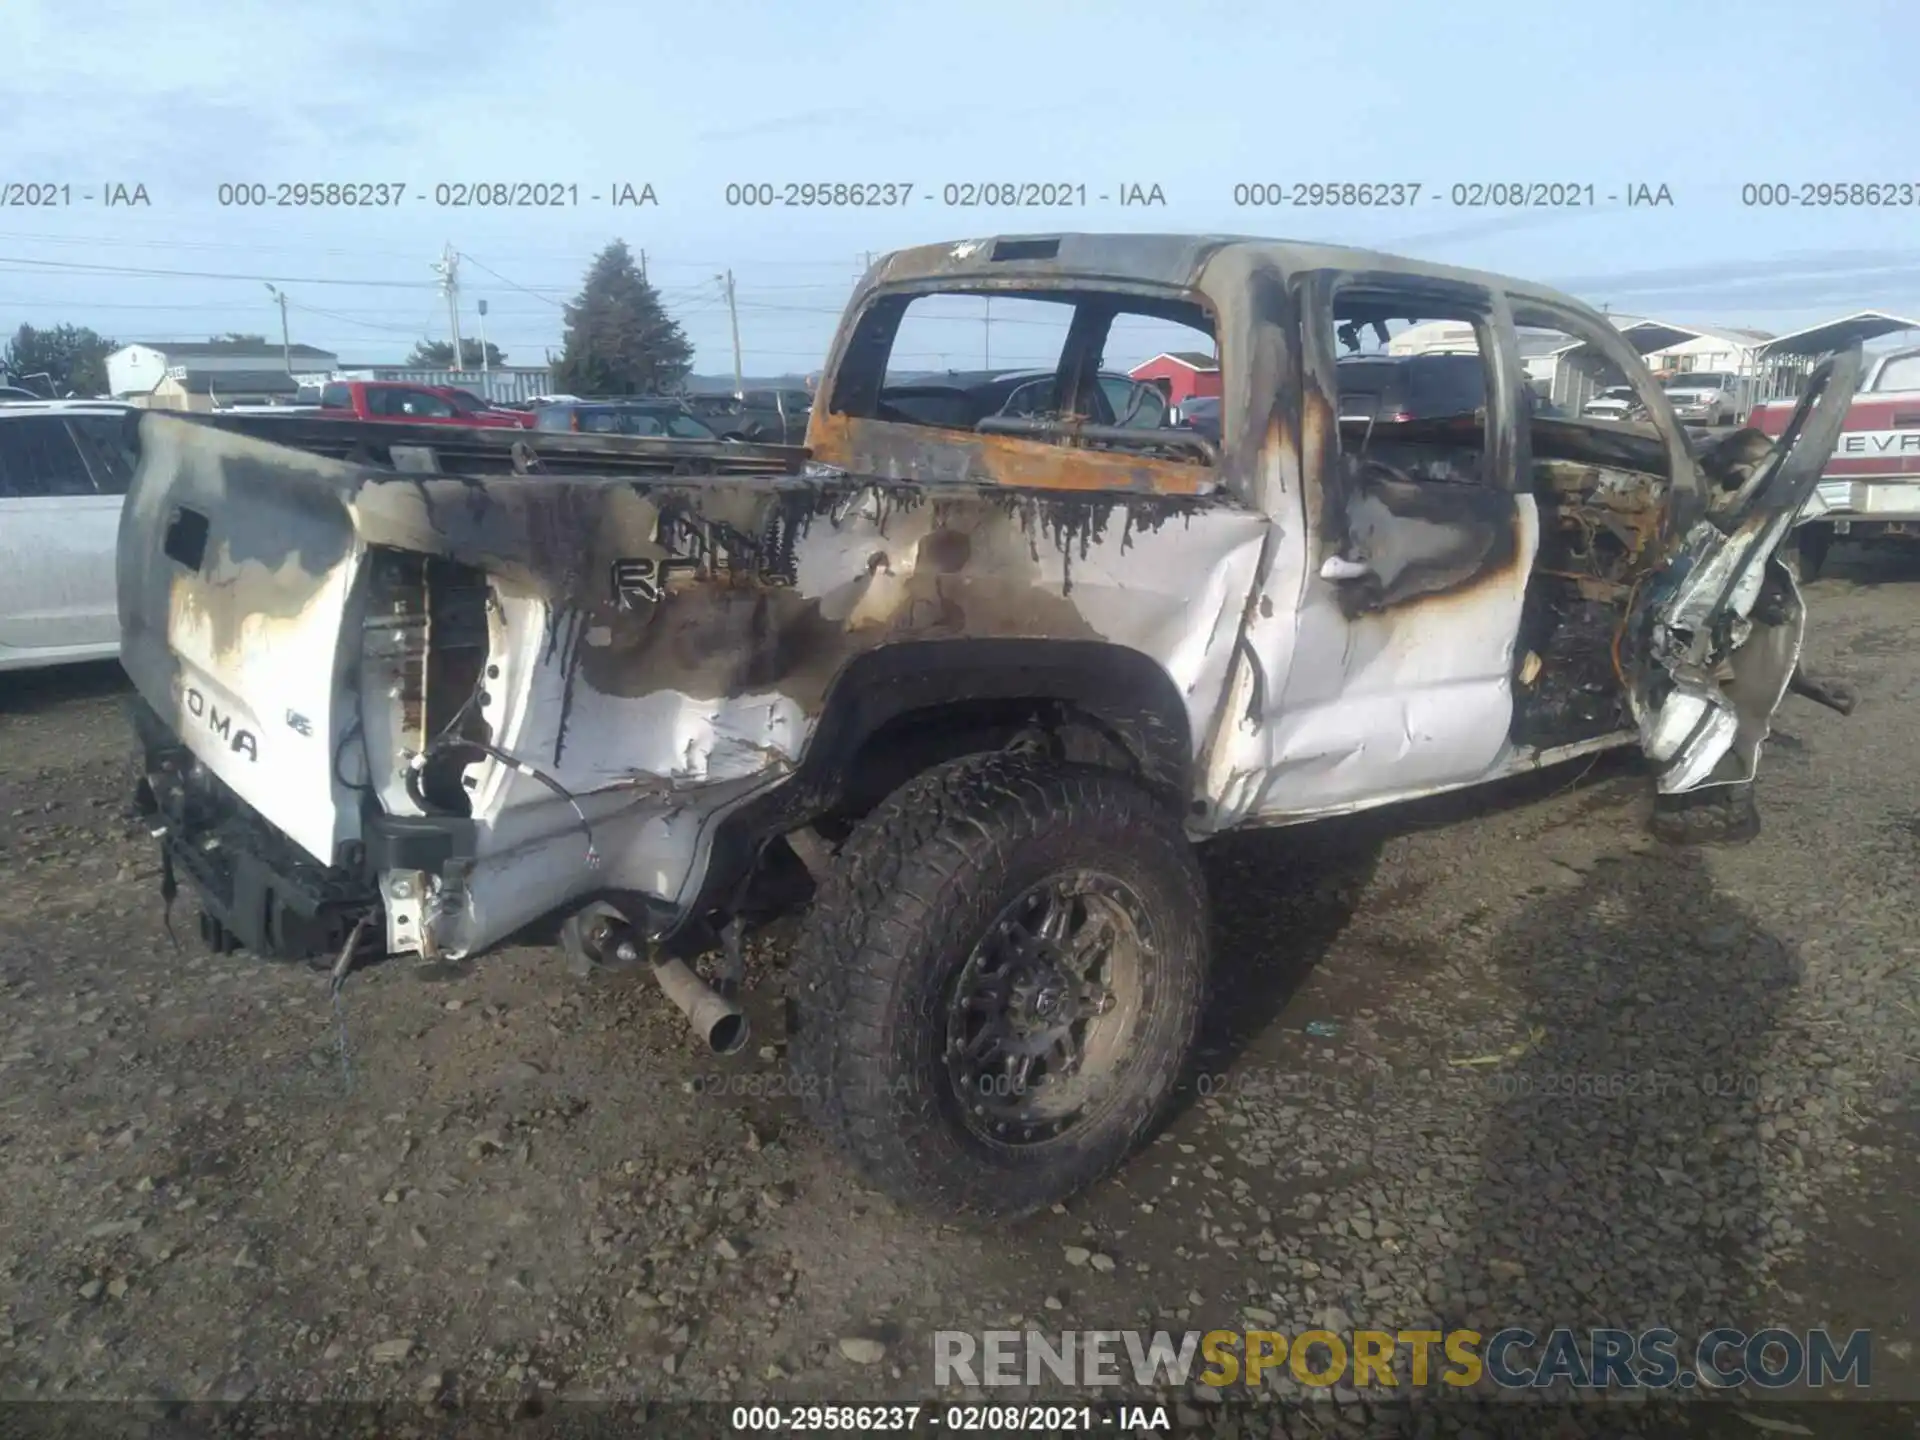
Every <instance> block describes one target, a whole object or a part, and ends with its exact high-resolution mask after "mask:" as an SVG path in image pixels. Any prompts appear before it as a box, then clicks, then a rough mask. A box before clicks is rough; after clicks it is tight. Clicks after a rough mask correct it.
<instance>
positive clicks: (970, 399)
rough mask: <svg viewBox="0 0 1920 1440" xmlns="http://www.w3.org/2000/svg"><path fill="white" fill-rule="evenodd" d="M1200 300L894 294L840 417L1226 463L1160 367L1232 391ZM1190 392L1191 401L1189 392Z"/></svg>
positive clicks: (876, 316) (1081, 294) (863, 339)
mask: <svg viewBox="0 0 1920 1440" xmlns="http://www.w3.org/2000/svg"><path fill="white" fill-rule="evenodd" d="M1216 356H1217V349H1216V345H1215V340H1214V327H1213V322H1212V319H1211V317H1210V316H1209V315H1208V314H1207V313H1206V311H1205V310H1204V309H1203V308H1202V307H1201V306H1200V305H1199V304H1197V303H1195V302H1193V301H1190V300H1184V299H1178V298H1172V297H1169V298H1166V299H1160V298H1157V297H1149V296H1141V295H1132V294H1120V293H1111V292H1103V291H1078V290H1050V289H1041V288H1036V289H1033V290H1027V291H1000V290H996V291H994V292H993V293H991V294H987V293H982V292H978V291H962V290H953V291H936V292H927V293H918V294H910V295H886V296H882V297H880V298H879V299H877V300H876V301H874V302H873V303H872V304H870V305H869V306H868V308H867V309H866V311H865V312H864V313H863V314H862V316H861V317H860V319H859V321H858V322H857V323H856V325H855V329H854V334H853V337H852V340H851V341H850V343H849V345H848V349H847V353H846V356H845V359H844V361H843V363H842V365H841V367H840V371H839V375H838V378H837V380H836V383H835V387H834V391H833V395H832V398H831V402H830V404H829V407H828V408H829V410H830V411H831V412H832V413H835V414H841V415H848V416H852V417H854V418H856V419H864V420H876V421H880V422H883V423H886V424H893V425H913V426H924V427H927V428H930V429H938V430H958V431H971V432H976V433H982V434H999V435H1008V436H1013V437H1017V438H1023V439H1031V440H1036V441H1041V442H1051V443H1056V444H1063V445H1076V446H1085V447H1091V448H1098V449H1118V450H1127V451H1134V452H1142V453H1147V454H1150V455H1153V456H1155V457H1156V458H1161V459H1168V460H1179V461H1184V462H1187V463H1193V464H1212V463H1214V460H1215V457H1216V454H1217V452H1216V450H1215V445H1216V443H1217V437H1216V438H1208V437H1205V436H1203V435H1202V434H1201V433H1200V432H1198V431H1197V430H1195V429H1194V428H1192V427H1182V426H1180V425H1179V424H1177V423H1176V417H1175V416H1174V415H1173V413H1172V407H1171V406H1170V405H1169V404H1168V401H1167V396H1166V393H1165V392H1164V391H1163V390H1161V389H1160V388H1159V387H1158V386H1157V385H1156V384H1155V383H1154V380H1155V378H1156V377H1157V376H1158V375H1159V370H1157V369H1156V368H1155V367H1156V366H1158V367H1159V369H1160V370H1169V371H1177V372H1178V374H1179V375H1180V382H1178V383H1184V384H1185V386H1186V387H1187V390H1189V391H1197V392H1198V393H1203V394H1208V395H1218V394H1219V393H1220V370H1219V363H1218V360H1217V358H1216ZM1183 393H1184V392H1183Z"/></svg>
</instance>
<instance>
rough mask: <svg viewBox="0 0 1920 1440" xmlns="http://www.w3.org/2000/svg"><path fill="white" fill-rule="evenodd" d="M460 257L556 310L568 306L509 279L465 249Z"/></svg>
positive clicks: (507, 285)
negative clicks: (467, 252)
mask: <svg viewBox="0 0 1920 1440" xmlns="http://www.w3.org/2000/svg"><path fill="white" fill-rule="evenodd" d="M460 258H461V259H463V260H465V261H466V262H467V263H468V264H470V265H474V266H477V267H478V268H479V269H481V270H485V271H486V272H487V274H489V275H491V276H493V278H494V279H496V280H498V281H499V282H500V283H501V284H502V285H505V286H506V287H507V288H508V289H510V290H518V291H520V292H521V293H522V294H524V295H531V296H533V298H534V299H536V300H541V301H545V302H546V303H547V304H549V305H551V306H553V307H554V309H556V310H564V309H566V308H567V307H566V306H565V305H564V304H562V303H561V302H560V301H558V300H553V299H549V298H548V297H547V296H545V295H542V294H541V293H540V292H539V291H537V290H530V289H528V288H527V287H526V286H525V285H522V284H521V283H520V282H519V281H517V280H509V279H507V277H506V276H504V275H502V274H501V273H500V272H499V271H498V270H495V269H493V268H492V267H491V266H489V265H486V264H484V263H482V262H481V261H479V260H475V259H474V258H473V256H471V255H468V254H466V253H465V252H464V251H463V252H461V255H460Z"/></svg>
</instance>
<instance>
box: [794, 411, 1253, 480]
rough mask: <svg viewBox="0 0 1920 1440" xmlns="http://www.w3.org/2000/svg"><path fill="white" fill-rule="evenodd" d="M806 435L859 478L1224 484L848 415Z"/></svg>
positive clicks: (1140, 459)
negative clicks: (860, 476) (862, 476)
mask: <svg viewBox="0 0 1920 1440" xmlns="http://www.w3.org/2000/svg"><path fill="white" fill-rule="evenodd" d="M808 440H809V444H810V446H811V448H812V450H813V452H814V455H815V456H816V458H818V459H819V460H820V461H821V462H822V463H824V464H830V465H834V466H838V467H839V468H841V469H843V470H847V471H850V472H851V473H853V474H856V475H865V476H872V477H875V478H877V479H884V480H905V481H911V482H913V483H916V484H922V485H942V484H945V485H969V484H971V485H1004V486H1007V487H1009V488H1011V489H1024V490H1080V491H1122V492H1125V493H1128V494H1136V495H1207V494H1211V493H1212V492H1213V491H1215V490H1217V489H1219V488H1220V486H1219V481H1218V480H1217V479H1216V478H1215V476H1214V473H1213V471H1212V469H1211V468H1210V467H1208V466H1204V465H1197V464H1193V463H1190V462H1181V461H1172V460H1155V459H1150V458H1147V457H1145V456H1140V455H1130V454H1128V453H1126V452H1125V451H1116V450H1090V449H1077V448H1070V447H1068V446H1066V445H1062V444H1058V443H1055V442H1053V441H1048V440H1029V439H1025V438H1022V437H1019V436H1013V435H984V434H979V433H976V432H969V431H951V430H940V429H936V428H933V427H931V426H925V425H896V424H887V423H886V422H884V421H879V420H860V419H855V418H853V417H852V416H849V415H831V414H822V415H821V417H820V418H819V419H818V420H817V421H816V422H814V426H813V429H812V432H811V434H810V435H809V436H808Z"/></svg>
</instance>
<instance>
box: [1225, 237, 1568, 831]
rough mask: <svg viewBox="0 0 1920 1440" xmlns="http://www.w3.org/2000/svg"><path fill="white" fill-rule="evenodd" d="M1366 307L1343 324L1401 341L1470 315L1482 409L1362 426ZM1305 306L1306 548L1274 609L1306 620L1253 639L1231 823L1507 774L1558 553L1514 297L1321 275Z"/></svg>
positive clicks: (1399, 411)
mask: <svg viewBox="0 0 1920 1440" xmlns="http://www.w3.org/2000/svg"><path fill="white" fill-rule="evenodd" d="M1352 294H1358V295H1359V297H1360V300H1361V302H1363V303H1361V304H1359V305H1357V306H1354V305H1350V306H1349V312H1350V314H1351V315H1352V316H1353V317H1354V318H1353V319H1340V320H1339V327H1340V328H1344V329H1347V330H1349V331H1351V330H1352V328H1353V326H1354V325H1356V324H1371V323H1372V319H1373V317H1375V316H1378V317H1379V318H1380V320H1381V321H1382V328H1381V330H1380V332H1379V333H1380V334H1381V335H1382V336H1383V338H1384V335H1385V328H1384V324H1385V321H1386V320H1387V319H1388V318H1392V319H1395V320H1398V319H1401V318H1403V317H1404V318H1408V319H1411V318H1414V317H1418V316H1421V315H1423V314H1433V313H1443V314H1452V313H1455V312H1460V313H1463V314H1467V315H1469V316H1470V321H1471V325H1472V328H1473V329H1474V330H1475V332H1476V334H1477V337H1478V341H1479V345H1478V351H1477V353H1478V355H1479V356H1480V357H1481V361H1480V367H1479V368H1480V369H1481V371H1482V372H1483V374H1484V379H1483V380H1481V381H1480V382H1478V383H1479V386H1480V388H1479V390H1478V392H1477V397H1478V412H1477V413H1475V409H1474V404H1473V398H1472V396H1469V398H1468V399H1467V400H1466V401H1464V402H1462V403H1463V404H1464V405H1465V407H1466V408H1465V413H1464V414H1462V415H1448V416H1427V415H1421V414H1417V413H1412V411H1413V410H1415V409H1416V408H1417V407H1415V406H1413V405H1412V404H1411V402H1409V403H1408V404H1402V403H1401V402H1400V401H1399V400H1391V402H1390V404H1389V408H1386V409H1385V410H1384V411H1383V413H1381V414H1369V415H1367V416H1366V417H1365V419H1364V420H1362V421H1360V422H1359V423H1355V421H1354V420H1353V419H1352V418H1351V417H1350V418H1349V419H1348V420H1347V421H1346V422H1344V423H1343V422H1342V420H1341V418H1340V417H1341V386H1342V375H1341V372H1340V361H1339V360H1338V358H1337V349H1338V346H1337V342H1336V319H1337V317H1336V310H1335V300H1336V296H1348V295H1352ZM1300 295H1301V300H1300V311H1299V313H1300V314H1301V316H1302V324H1301V338H1302V350H1301V356H1302V364H1301V371H1302V374H1303V376H1304V380H1303V383H1302V385H1301V402H1300V403H1301V422H1300V428H1299V434H1300V436H1301V459H1300V470H1301V473H1302V474H1303V475H1304V476H1305V477H1306V480H1305V489H1306V494H1305V495H1304V496H1303V498H1302V502H1301V506H1300V512H1301V513H1300V517H1299V521H1298V522H1296V523H1299V524H1302V525H1304V527H1305V533H1304V535H1302V536H1301V537H1300V539H1299V540H1298V541H1297V542H1295V543H1291V544H1286V545H1283V546H1281V547H1280V550H1279V553H1278V555H1277V557H1276V563H1275V564H1274V566H1273V567H1272V568H1271V571H1270V573H1269V575H1268V577H1267V580H1266V589H1265V593H1264V594H1263V596H1262V602H1261V604H1260V607H1259V608H1260V610H1261V612H1262V614H1263V615H1264V614H1266V613H1267V612H1268V610H1269V608H1270V609H1271V611H1272V612H1274V613H1278V614H1282V615H1291V616H1292V623H1291V625H1289V626H1286V627H1285V631H1286V633H1285V634H1284V635H1276V628H1277V627H1271V626H1268V627H1263V626H1255V627H1254V628H1253V629H1252V630H1251V631H1250V635H1252V636H1253V637H1254V639H1255V644H1256V647H1257V652H1258V653H1257V654H1256V655H1255V656H1253V657H1252V658H1253V661H1254V662H1255V663H1256V666H1257V669H1258V673H1259V676H1260V681H1261V683H1259V684H1258V685H1255V686H1251V687H1244V694H1243V695H1242V696H1241V697H1236V703H1244V706H1245V710H1244V713H1243V714H1242V715H1240V716H1239V717H1238V720H1237V723H1238V729H1239V733H1238V735H1237V737H1236V740H1235V742H1234V752H1233V753H1234V755H1235V757H1236V758H1235V762H1234V763H1233V764H1232V765H1231V766H1224V767H1222V766H1216V767H1215V768H1214V770H1213V772H1212V777H1211V783H1212V784H1213V785H1214V787H1215V790H1216V796H1217V799H1218V801H1219V805H1220V818H1221V819H1222V820H1223V821H1225V820H1228V819H1230V818H1233V817H1236V816H1238V815H1248V816H1253V817H1261V818H1266V819H1283V818H1288V817H1292V816H1296V815H1307V814H1312V813H1317V812H1321V811H1327V810H1339V809H1347V808H1353V807H1357V806H1364V805H1370V804H1377V803H1381V802H1383V801H1386V800H1391V799H1395V798H1400V797H1402V796H1406V795H1413V794H1420V793H1424V792H1426V791H1430V790H1436V789H1443V788H1447V787H1449V786H1453V785H1457V784H1463V783H1467V782H1469V781H1471V780H1473V779H1476V778H1478V777H1480V776H1483V775H1486V774H1488V773H1490V772H1492V771H1493V770H1495V769H1496V768H1497V767H1498V766H1499V765H1500V764H1501V762H1502V760H1503V758H1504V754H1505V752H1506V749H1507V746H1508V731H1509V728H1510V725H1511V721H1512V716H1513V684H1512V673H1513V653H1514V644H1515V641H1516V638H1517V636H1518V633H1519V629H1520V619H1521V612H1522V607H1523V604H1524V601H1525V596H1526V589H1527V581H1528V577H1529V575H1530V573H1531V571H1532V567H1533V563H1534V558H1535V554H1536V552H1537V549H1538V545H1539V519H1538V513H1537V509H1536V507H1535V504H1534V501H1533V497H1532V496H1530V495H1528V494H1525V493H1523V492H1520V491H1518V490H1517V488H1516V486H1515V484H1514V479H1515V476H1514V464H1515V457H1516V453H1517V447H1516V445H1515V442H1514V438H1513V435H1512V433H1511V431H1512V428H1513V425H1514V419H1515V407H1514V405H1513V402H1512V401H1511V399H1510V398H1508V394H1506V393H1503V390H1506V389H1507V387H1510V385H1511V384H1512V381H1513V368H1514V365H1515V363H1516V362H1515V360H1514V358H1513V357H1514V352H1513V349H1512V346H1511V343H1510V337H1509V338H1503V330H1504V327H1505V326H1506V319H1505V312H1504V308H1503V306H1502V304H1501V302H1500V300H1499V298H1498V297H1497V296H1493V295H1490V294H1488V293H1486V292H1484V291H1472V290H1470V289H1469V288H1468V287H1462V286H1443V285H1434V284H1429V283H1426V282H1422V284H1421V285H1420V286H1418V287H1414V288H1412V289H1410V290H1408V291H1407V292H1405V293H1404V294H1403V293H1398V292H1396V291H1395V289H1394V284H1393V280H1392V277H1378V276H1367V277H1349V276H1344V275H1338V274H1334V273H1330V272H1319V273H1316V274H1313V275H1310V276H1307V277H1304V278H1303V281H1302V283H1301V286H1300ZM1348 338H1350V337H1348ZM1382 353H1383V354H1385V353H1386V352H1384V351H1383V352H1382ZM1393 353H1394V354H1395V355H1397V354H1398V352H1393ZM1392 363H1393V364H1396V365H1397V364H1398V363H1399V362H1398V361H1397V360H1395V361H1393V362H1392ZM1383 404H1388V402H1386V401H1383ZM1290 519H1292V517H1291V516H1287V517H1285V519H1283V522H1282V523H1283V526H1284V525H1285V523H1286V520H1290Z"/></svg>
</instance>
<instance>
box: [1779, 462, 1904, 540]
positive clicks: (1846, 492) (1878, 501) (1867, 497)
mask: <svg viewBox="0 0 1920 1440" xmlns="http://www.w3.org/2000/svg"><path fill="white" fill-rule="evenodd" d="M1809 521H1819V522H1822V523H1824V524H1830V525H1832V526H1833V527H1834V529H1835V531H1836V532H1837V533H1841V534H1853V535H1874V534H1907V533H1911V532H1912V531H1913V529H1914V527H1915V526H1916V525H1920V478H1916V477H1913V476H1899V477H1896V478H1889V479H1885V480H1881V479H1868V478H1851V477H1846V478H1840V479H1828V480H1822V481H1821V482H1820V485H1819V488H1817V489H1816V490H1815V491H1814V492H1813V495H1812V496H1811V497H1810V498H1809V499H1808V501H1807V504H1806V508H1805V509H1804V510H1802V511H1801V512H1800V523H1802V524H1805V523H1807V522H1809Z"/></svg>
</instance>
